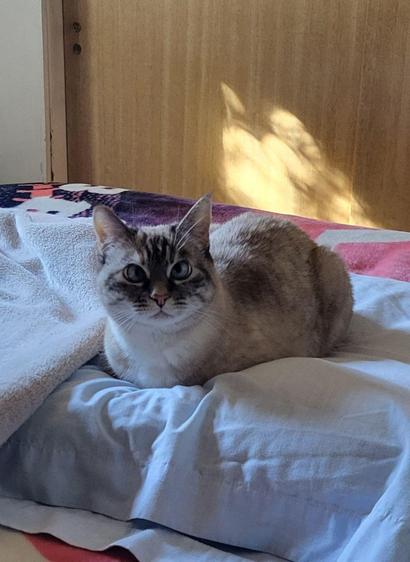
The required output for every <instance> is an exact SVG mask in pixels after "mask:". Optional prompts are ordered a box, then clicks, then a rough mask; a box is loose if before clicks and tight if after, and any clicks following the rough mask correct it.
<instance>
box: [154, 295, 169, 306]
mask: <svg viewBox="0 0 410 562" xmlns="http://www.w3.org/2000/svg"><path fill="white" fill-rule="evenodd" d="M151 298H152V300H154V301H155V302H156V303H157V305H158V306H159V307H161V308H162V307H163V306H164V304H165V303H166V301H167V300H168V299H169V295H167V294H166V293H152V294H151Z"/></svg>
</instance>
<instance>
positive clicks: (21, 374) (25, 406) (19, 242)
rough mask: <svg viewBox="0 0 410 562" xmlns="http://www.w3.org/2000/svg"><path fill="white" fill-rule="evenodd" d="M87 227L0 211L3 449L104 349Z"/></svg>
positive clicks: (83, 222) (0, 418)
mask: <svg viewBox="0 0 410 562" xmlns="http://www.w3.org/2000/svg"><path fill="white" fill-rule="evenodd" d="M96 266H97V257H96V251H95V237H94V232H93V228H92V224H91V220H90V219H77V220H69V219H56V218H52V217H50V215H40V214H39V213H36V214H29V213H24V214H23V213H21V214H20V213H15V212H13V211H9V210H3V209H0V444H2V443H3V442H4V441H5V440H6V439H8V437H9V436H10V435H11V434H12V433H13V432H14V431H15V430H16V429H17V428H18V427H19V426H20V425H21V424H22V423H23V422H24V421H25V420H26V419H27V418H28V417H29V416H30V415H31V414H32V413H33V412H34V410H35V409H36V408H37V407H38V406H40V404H41V403H42V402H43V400H44V399H45V398H46V397H47V396H48V395H49V393H50V392H51V391H52V390H53V389H54V388H55V387H56V386H57V385H58V384H59V383H61V382H62V381H63V380H65V379H66V378H68V377H69V376H70V375H71V374H72V373H73V372H74V371H75V370H76V369H77V368H78V367H80V366H81V365H82V364H83V363H85V362H86V361H88V360H89V359H91V358H92V357H93V356H94V355H95V354H96V353H98V351H99V349H100V348H101V345H102V333H103V323H104V320H103V311H102V308H101V306H100V304H99V301H98V296H97V294H96V288H95V278H96Z"/></svg>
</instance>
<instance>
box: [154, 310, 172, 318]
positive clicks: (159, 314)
mask: <svg viewBox="0 0 410 562" xmlns="http://www.w3.org/2000/svg"><path fill="white" fill-rule="evenodd" d="M151 318H171V314H168V313H167V312H164V311H163V310H159V311H158V312H157V313H156V314H154V315H153V316H151Z"/></svg>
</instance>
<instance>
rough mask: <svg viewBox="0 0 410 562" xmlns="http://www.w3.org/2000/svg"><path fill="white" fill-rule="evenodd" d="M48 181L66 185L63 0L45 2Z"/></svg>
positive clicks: (44, 38)
mask: <svg viewBox="0 0 410 562" xmlns="http://www.w3.org/2000/svg"><path fill="white" fill-rule="evenodd" d="M42 20H43V62H44V97H45V124H46V147H47V150H46V153H47V162H46V174H45V176H46V181H51V182H61V183H65V182H67V127H66V99H65V64H64V21H63V1H62V0H42Z"/></svg>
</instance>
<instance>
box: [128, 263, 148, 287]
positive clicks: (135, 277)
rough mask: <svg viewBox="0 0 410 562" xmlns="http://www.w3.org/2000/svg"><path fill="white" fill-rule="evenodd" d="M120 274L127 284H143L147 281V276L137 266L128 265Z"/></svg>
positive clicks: (133, 264)
mask: <svg viewBox="0 0 410 562" xmlns="http://www.w3.org/2000/svg"><path fill="white" fill-rule="evenodd" d="M122 274H123V275H124V277H125V279H126V280H127V281H128V282H129V283H139V284H140V283H144V282H145V281H146V279H147V274H146V273H145V271H144V270H143V269H142V267H140V266H139V265H137V264H135V263H130V264H129V265H127V267H124V269H123V270H122Z"/></svg>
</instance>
